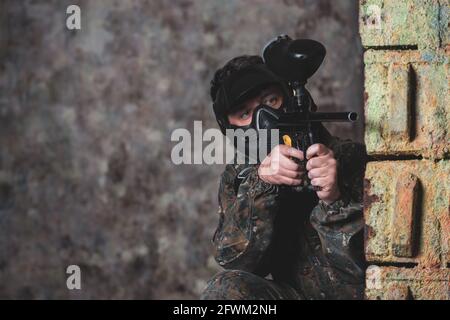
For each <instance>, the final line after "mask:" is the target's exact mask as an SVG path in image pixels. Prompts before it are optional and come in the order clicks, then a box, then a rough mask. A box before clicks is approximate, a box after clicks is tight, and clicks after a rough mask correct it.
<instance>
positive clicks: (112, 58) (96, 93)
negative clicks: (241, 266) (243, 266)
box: [0, 0, 363, 299]
mask: <svg viewBox="0 0 450 320" xmlns="http://www.w3.org/2000/svg"><path fill="white" fill-rule="evenodd" d="M74 2H75V3H77V4H79V5H80V6H81V10H82V30H81V31H77V32H74V31H68V30H67V29H66V28H65V19H66V14H65V11H66V8H67V6H68V5H69V4H72V3H74ZM357 10H358V9H357V3H356V1H348V0H341V1H336V0H333V1H332V0H320V1H316V0H315V1H308V0H303V1H301V0H298V1H284V2H282V1H275V0H274V1H210V0H198V1H163V0H160V1H153V0H152V1H150V0H149V1H131V0H127V1H125V0H121V1H93V0H92V1H72V0H70V1H67V0H48V1H13V0H6V1H4V0H3V1H1V2H0V283H1V285H0V298H149V299H151V298H153V299H158V298H196V297H197V296H198V294H199V293H200V291H201V289H202V287H203V286H204V284H205V282H206V280H207V279H208V277H210V276H211V275H212V274H213V273H215V272H216V271H218V270H219V268H218V267H217V266H216V264H215V262H214V260H213V259H212V258H211V246H210V242H209V241H210V238H211V236H212V234H213V231H214V229H215V226H216V223H217V216H216V209H217V204H216V199H217V195H216V193H217V192H216V190H217V184H218V175H219V174H220V172H221V170H222V169H223V168H222V167H221V166H203V165H197V166H175V165H173V164H172V163H171V161H170V158H169V156H170V151H171V147H172V145H173V144H172V143H171V142H170V134H171V132H172V130H173V129H175V128H179V127H187V128H191V127H192V125H193V121H194V120H203V121H204V123H205V125H206V126H209V127H210V126H215V121H214V119H213V116H212V112H211V109H210V102H209V97H208V94H207V93H208V90H209V81H210V78H211V77H212V74H213V72H214V70H215V69H216V68H217V67H219V66H221V65H222V64H223V63H224V62H225V61H226V60H228V59H230V58H232V57H234V56H236V55H239V54H243V53H250V54H251V53H259V51H260V48H261V47H262V46H263V45H264V44H265V43H266V41H268V40H269V39H271V38H273V37H274V36H275V35H277V34H280V33H288V34H289V35H291V36H292V37H309V38H313V39H317V40H319V41H322V42H323V43H324V44H325V45H326V47H327V49H328V54H327V58H326V61H325V63H324V65H323V66H322V68H321V69H320V70H319V72H318V73H317V74H316V76H315V77H314V79H313V80H312V81H311V83H310V86H309V88H310V89H311V93H312V95H313V96H314V97H315V99H316V102H317V104H318V105H319V106H320V105H322V106H325V107H324V108H323V109H327V110H331V109H333V108H341V109H350V110H357V111H359V112H361V110H362V96H363V92H362V91H363V89H362V57H361V55H362V49H361V46H360V40H359V37H358V30H357V28H358V27H357V25H358V18H357ZM361 122H362V121H361ZM341 127H345V125H342V126H341ZM332 129H333V130H334V132H335V133H339V134H341V135H344V136H347V137H353V138H355V139H358V140H361V138H362V127H361V125H359V126H355V127H350V126H347V127H346V129H342V130H340V132H338V131H337V130H335V129H336V128H332ZM69 264H78V265H79V266H80V267H81V269H82V290H81V291H75V292H70V291H69V290H67V289H66V284H65V281H66V274H65V268H66V267H67V266H68V265H69Z"/></svg>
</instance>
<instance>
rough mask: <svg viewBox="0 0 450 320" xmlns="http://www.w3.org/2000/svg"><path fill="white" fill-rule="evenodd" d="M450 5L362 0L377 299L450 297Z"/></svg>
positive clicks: (372, 277) (370, 293)
mask: <svg viewBox="0 0 450 320" xmlns="http://www.w3.org/2000/svg"><path fill="white" fill-rule="evenodd" d="M448 10H449V2H448V1H446V0H439V1H438V0H401V1H399V0H361V1H360V34H361V39H362V44H363V46H364V48H365V53H364V64H365V121H366V126H365V143H366V145H367V150H368V152H369V154H370V155H371V156H372V157H373V161H371V162H369V164H368V166H367V170H366V179H365V188H364V189H365V190H364V215H365V219H366V230H365V231H366V234H365V237H366V240H365V251H366V258H367V260H368V262H369V264H370V266H369V268H368V269H367V273H366V285H367V288H366V296H367V298H368V299H450V289H449V288H450V287H449V282H450V281H449V280H450V269H449V267H450V250H449V247H450V213H449V197H450V179H449V176H450V161H449V158H450V153H449V141H450V139H449V131H450V130H449V129H450V128H449V127H450V125H449V123H450V121H449V120H450V119H449V118H450V112H449V111H450V110H449V102H448V91H449V90H448V83H449V69H448V53H449V50H450V46H449V40H448Z"/></svg>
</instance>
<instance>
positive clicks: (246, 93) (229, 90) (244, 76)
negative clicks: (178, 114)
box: [213, 64, 291, 163]
mask: <svg viewBox="0 0 450 320" xmlns="http://www.w3.org/2000/svg"><path fill="white" fill-rule="evenodd" d="M274 84H275V85H278V86H279V87H280V89H281V91H282V94H283V104H282V106H281V107H280V108H279V109H278V110H277V109H273V108H271V107H269V106H265V105H263V104H261V105H260V106H258V107H257V108H256V109H255V110H254V112H253V116H252V121H251V123H250V124H249V125H246V126H236V125H232V124H230V123H229V121H228V115H229V114H230V113H232V112H234V111H236V107H237V106H239V105H240V104H242V103H243V102H245V101H246V100H247V99H249V98H251V97H253V96H255V95H256V94H257V93H258V92H259V91H260V90H261V89H263V88H265V87H267V86H269V85H274ZM290 96H291V95H290V94H289V88H288V86H287V84H286V83H285V81H283V80H282V79H280V78H279V77H277V76H276V75H275V74H273V73H272V72H271V71H270V70H269V69H267V67H266V66H265V65H264V64H259V65H253V66H249V67H247V68H244V69H242V70H240V71H238V72H236V73H235V74H233V75H232V76H230V77H229V78H228V79H227V80H226V81H225V82H224V83H223V85H222V86H221V87H220V88H219V90H218V92H217V95H216V99H215V101H214V104H213V108H214V113H215V115H216V119H217V122H218V124H219V126H220V129H221V131H222V133H223V134H224V135H225V134H226V129H233V130H234V131H233V132H234V133H235V134H234V137H233V145H234V147H235V148H236V150H237V151H238V152H240V153H241V154H244V155H245V156H246V158H247V160H251V161H252V162H251V163H255V161H256V163H257V162H260V161H261V160H262V159H261V157H260V156H258V155H260V154H261V155H264V154H265V150H267V152H266V153H268V152H270V150H271V148H272V147H273V144H274V143H272V141H274V139H273V138H272V137H271V135H270V133H271V131H270V130H263V132H261V131H260V130H258V129H259V128H260V126H259V125H258V122H260V121H263V119H265V117H264V115H266V113H267V114H269V113H270V114H278V113H280V112H283V110H284V109H285V106H286V105H287V104H288V101H289V98H290ZM260 110H261V111H260ZM260 114H262V115H263V116H262V117H260V116H259V115H260ZM263 129H270V128H268V127H264V128H263ZM276 144H278V141H277V143H276ZM263 145H264V148H262V149H261V150H260V149H259V147H261V146H263ZM260 151H261V152H260Z"/></svg>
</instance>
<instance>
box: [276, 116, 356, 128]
mask: <svg viewBox="0 0 450 320" xmlns="http://www.w3.org/2000/svg"><path fill="white" fill-rule="evenodd" d="M357 119H358V114H357V113H356V112H310V113H308V114H304V113H301V112H293V113H286V114H283V115H282V116H281V117H280V119H279V122H278V126H279V127H280V128H282V127H295V126H303V125H305V124H306V123H308V122H355V121H356V120H357Z"/></svg>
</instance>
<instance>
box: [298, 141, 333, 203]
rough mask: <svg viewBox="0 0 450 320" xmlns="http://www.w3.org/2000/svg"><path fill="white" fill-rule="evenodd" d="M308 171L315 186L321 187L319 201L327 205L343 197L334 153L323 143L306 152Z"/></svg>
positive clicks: (314, 145)
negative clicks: (338, 181)
mask: <svg viewBox="0 0 450 320" xmlns="http://www.w3.org/2000/svg"><path fill="white" fill-rule="evenodd" d="M306 159H307V160H308V162H307V163H306V170H308V177H309V178H310V179H311V184H312V185H313V186H319V187H321V190H319V191H317V196H318V197H319V199H321V200H322V201H324V202H325V203H327V204H331V203H333V202H335V201H336V200H338V199H339V198H340V196H341V193H340V191H339V187H338V183H337V165H338V162H337V160H336V159H335V158H334V154H333V151H332V150H331V149H329V148H327V147H326V146H325V145H323V144H321V143H316V144H313V145H312V146H310V147H309V148H308V150H306Z"/></svg>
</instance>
